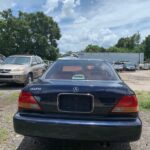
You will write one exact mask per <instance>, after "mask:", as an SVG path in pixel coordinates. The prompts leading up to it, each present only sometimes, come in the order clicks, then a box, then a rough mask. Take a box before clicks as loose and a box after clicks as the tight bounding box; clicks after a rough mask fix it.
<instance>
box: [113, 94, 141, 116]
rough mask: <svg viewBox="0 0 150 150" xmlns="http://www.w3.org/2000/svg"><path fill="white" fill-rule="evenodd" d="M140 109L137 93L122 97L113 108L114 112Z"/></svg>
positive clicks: (131, 111) (130, 111) (133, 111)
mask: <svg viewBox="0 0 150 150" xmlns="http://www.w3.org/2000/svg"><path fill="white" fill-rule="evenodd" d="M138 111H139V108H138V100H137V98H136V96H135V95H132V96H124V97H122V98H121V100H120V101H119V102H118V103H117V105H116V106H115V107H114V108H113V110H112V112H113V113H135V112H138Z"/></svg>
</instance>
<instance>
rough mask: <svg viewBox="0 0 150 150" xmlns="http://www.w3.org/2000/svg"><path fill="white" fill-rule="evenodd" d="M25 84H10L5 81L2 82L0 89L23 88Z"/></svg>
mask: <svg viewBox="0 0 150 150" xmlns="http://www.w3.org/2000/svg"><path fill="white" fill-rule="evenodd" d="M23 87H24V86H23V85H21V84H15V83H10V84H5V83H0V90H12V91H13V90H21V89H22V88H23Z"/></svg>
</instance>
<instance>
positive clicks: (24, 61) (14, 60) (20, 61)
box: [4, 57, 30, 65]
mask: <svg viewBox="0 0 150 150" xmlns="http://www.w3.org/2000/svg"><path fill="white" fill-rule="evenodd" d="M4 64H15V65H29V64H30V58H29V57H8V58H6V60H5V61H4Z"/></svg>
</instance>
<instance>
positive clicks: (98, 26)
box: [0, 0, 150, 53]
mask: <svg viewBox="0 0 150 150" xmlns="http://www.w3.org/2000/svg"><path fill="white" fill-rule="evenodd" d="M8 8H11V9H12V10H13V13H14V14H17V12H18V11H19V10H21V11H24V12H36V11H43V12H44V13H45V14H46V15H48V16H52V17H53V18H54V20H55V21H56V22H57V23H58V24H59V27H60V29H61V34H62V37H61V39H60V40H59V41H58V46H59V48H60V52H62V53H64V52H66V51H80V50H83V49H84V48H85V47H86V46H87V45H89V44H95V45H99V46H103V47H106V48H107V47H110V46H113V45H114V44H116V42H117V41H118V39H119V38H121V37H127V36H131V35H132V34H134V33H136V32H140V34H141V37H142V39H144V38H145V37H146V36H147V35H149V34H150V0H0V11H2V10H5V9H8Z"/></svg>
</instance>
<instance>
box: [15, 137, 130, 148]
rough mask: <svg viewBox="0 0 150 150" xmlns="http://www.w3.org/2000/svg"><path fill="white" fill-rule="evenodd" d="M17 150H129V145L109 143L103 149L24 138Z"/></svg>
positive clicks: (84, 143) (91, 144)
mask: <svg viewBox="0 0 150 150" xmlns="http://www.w3.org/2000/svg"><path fill="white" fill-rule="evenodd" d="M17 150H131V147H130V144H129V143H111V144H110V145H107V147H105V146H104V145H103V144H102V143H96V142H78V141H53V142H52V141H51V142H50V141H49V142H47V141H45V142H44V141H42V142H39V141H38V140H36V139H34V138H30V137H25V138H24V139H23V140H22V142H21V143H20V145H19V146H18V148H17Z"/></svg>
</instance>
